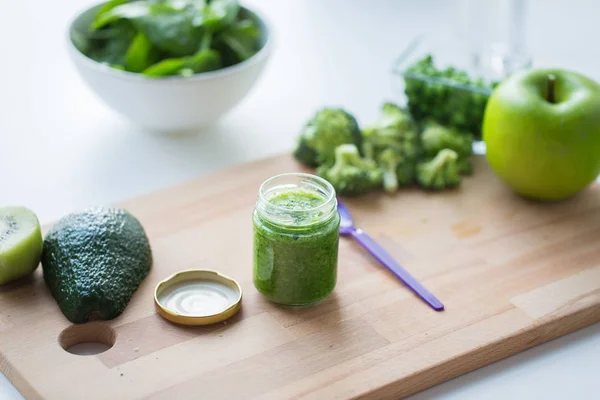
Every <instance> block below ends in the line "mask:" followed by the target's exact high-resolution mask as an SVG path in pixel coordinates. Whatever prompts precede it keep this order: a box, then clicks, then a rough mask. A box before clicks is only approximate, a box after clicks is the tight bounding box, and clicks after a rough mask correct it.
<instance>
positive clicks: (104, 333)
mask: <svg viewBox="0 0 600 400" xmlns="http://www.w3.org/2000/svg"><path fill="white" fill-rule="evenodd" d="M116 338H117V334H116V332H115V330H114V329H113V328H111V327H110V326H108V325H107V324H105V323H102V322H88V323H86V324H81V325H71V326H70V327H68V328H66V329H64V330H63V331H62V332H61V333H60V335H59V336H58V342H59V343H60V345H61V347H62V348H63V349H65V351H68V352H69V353H71V354H77V355H81V356H87V355H94V354H100V353H104V352H105V351H106V350H108V349H110V348H111V347H113V345H114V344H115V340H116Z"/></svg>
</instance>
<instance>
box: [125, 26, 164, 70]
mask: <svg viewBox="0 0 600 400" xmlns="http://www.w3.org/2000/svg"><path fill="white" fill-rule="evenodd" d="M156 58H157V54H156V51H154V49H153V47H152V42H150V40H149V39H148V38H147V37H146V35H144V34H143V33H142V32H138V33H137V35H135V38H134V39H133V41H132V42H131V45H130V46H129V48H128V49H127V54H125V69H127V71H131V72H140V71H143V70H144V69H146V68H148V67H149V66H150V65H152V64H153V63H154V62H155V61H156Z"/></svg>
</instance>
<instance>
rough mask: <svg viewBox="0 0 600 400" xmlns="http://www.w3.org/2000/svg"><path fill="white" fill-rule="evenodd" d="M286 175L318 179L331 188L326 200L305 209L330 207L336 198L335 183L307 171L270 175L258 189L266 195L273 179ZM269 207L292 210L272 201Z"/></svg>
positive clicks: (261, 194) (314, 209)
mask: <svg viewBox="0 0 600 400" xmlns="http://www.w3.org/2000/svg"><path fill="white" fill-rule="evenodd" d="M285 177H304V178H307V179H311V180H314V181H317V182H319V183H322V184H323V185H324V186H325V187H326V188H327V189H329V190H328V193H327V198H326V199H325V201H324V202H323V203H322V204H319V205H318V206H316V207H313V208H310V209H308V210H303V211H319V210H320V209H324V208H327V207H329V203H330V202H331V201H332V200H334V198H335V188H334V187H333V185H332V184H331V183H329V182H328V181H327V180H326V179H323V178H321V177H320V176H317V175H313V174H307V173H305V172H284V173H281V174H278V175H274V176H272V177H270V178H269V179H267V180H265V181H264V182H263V183H262V185H260V188H259V190H258V192H259V194H260V196H263V197H264V195H265V192H266V190H265V189H266V188H267V187H268V185H269V184H270V183H271V182H272V181H274V180H276V179H281V178H285ZM269 207H272V208H274V209H276V210H279V211H290V210H289V209H287V208H285V207H280V206H277V205H275V204H272V203H271V204H269Z"/></svg>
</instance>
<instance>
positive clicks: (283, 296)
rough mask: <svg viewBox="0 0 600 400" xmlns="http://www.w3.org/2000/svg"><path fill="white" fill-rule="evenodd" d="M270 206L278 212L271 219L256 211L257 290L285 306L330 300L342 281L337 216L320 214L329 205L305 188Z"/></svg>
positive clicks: (275, 196)
mask: <svg viewBox="0 0 600 400" xmlns="http://www.w3.org/2000/svg"><path fill="white" fill-rule="evenodd" d="M267 200H268V202H269V204H270V206H274V207H270V208H271V210H272V212H271V214H270V215H269V217H268V218H267V217H265V216H264V215H261V213H258V212H256V211H255V212H254V216H253V222H254V232H255V234H254V285H255V286H256V288H257V289H258V291H259V292H261V293H262V294H263V295H264V296H266V297H267V298H268V299H269V300H271V301H273V302H276V303H280V304H286V305H307V304H312V303H315V302H318V301H320V300H322V299H324V298H325V297H327V296H328V295H329V294H330V293H331V292H332V291H333V289H334V287H335V284H336V280H337V260H338V241H339V235H338V228H339V224H340V219H339V214H338V213H337V210H336V211H335V212H333V213H332V212H331V210H329V211H328V210H327V209H326V208H323V210H322V211H320V210H321V209H320V208H318V207H319V206H322V205H324V204H325V202H326V201H327V200H328V199H327V198H325V196H323V195H322V194H320V193H318V192H315V191H309V190H304V189H302V188H294V189H288V190H284V191H278V192H276V193H275V194H273V195H272V196H270V197H268V199H267ZM327 214H329V215H327ZM278 216H280V217H282V218H280V219H278Z"/></svg>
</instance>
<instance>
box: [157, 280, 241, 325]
mask: <svg viewBox="0 0 600 400" xmlns="http://www.w3.org/2000/svg"><path fill="white" fill-rule="evenodd" d="M239 296H240V294H239V292H238V291H236V290H234V289H233V288H232V287H231V286H228V285H226V284H225V283H223V282H218V281H213V280H192V281H184V282H177V283H176V284H173V285H171V286H169V287H167V288H165V289H164V290H163V291H162V292H161V293H160V294H159V296H158V301H159V302H160V304H161V305H162V306H163V307H164V308H167V309H169V310H170V311H172V312H175V313H177V314H180V315H185V316H190V317H206V316H210V315H215V314H219V313H221V312H223V311H225V310H226V309H228V308H229V307H231V306H232V305H233V304H235V303H236V301H237V300H238V299H239Z"/></svg>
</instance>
